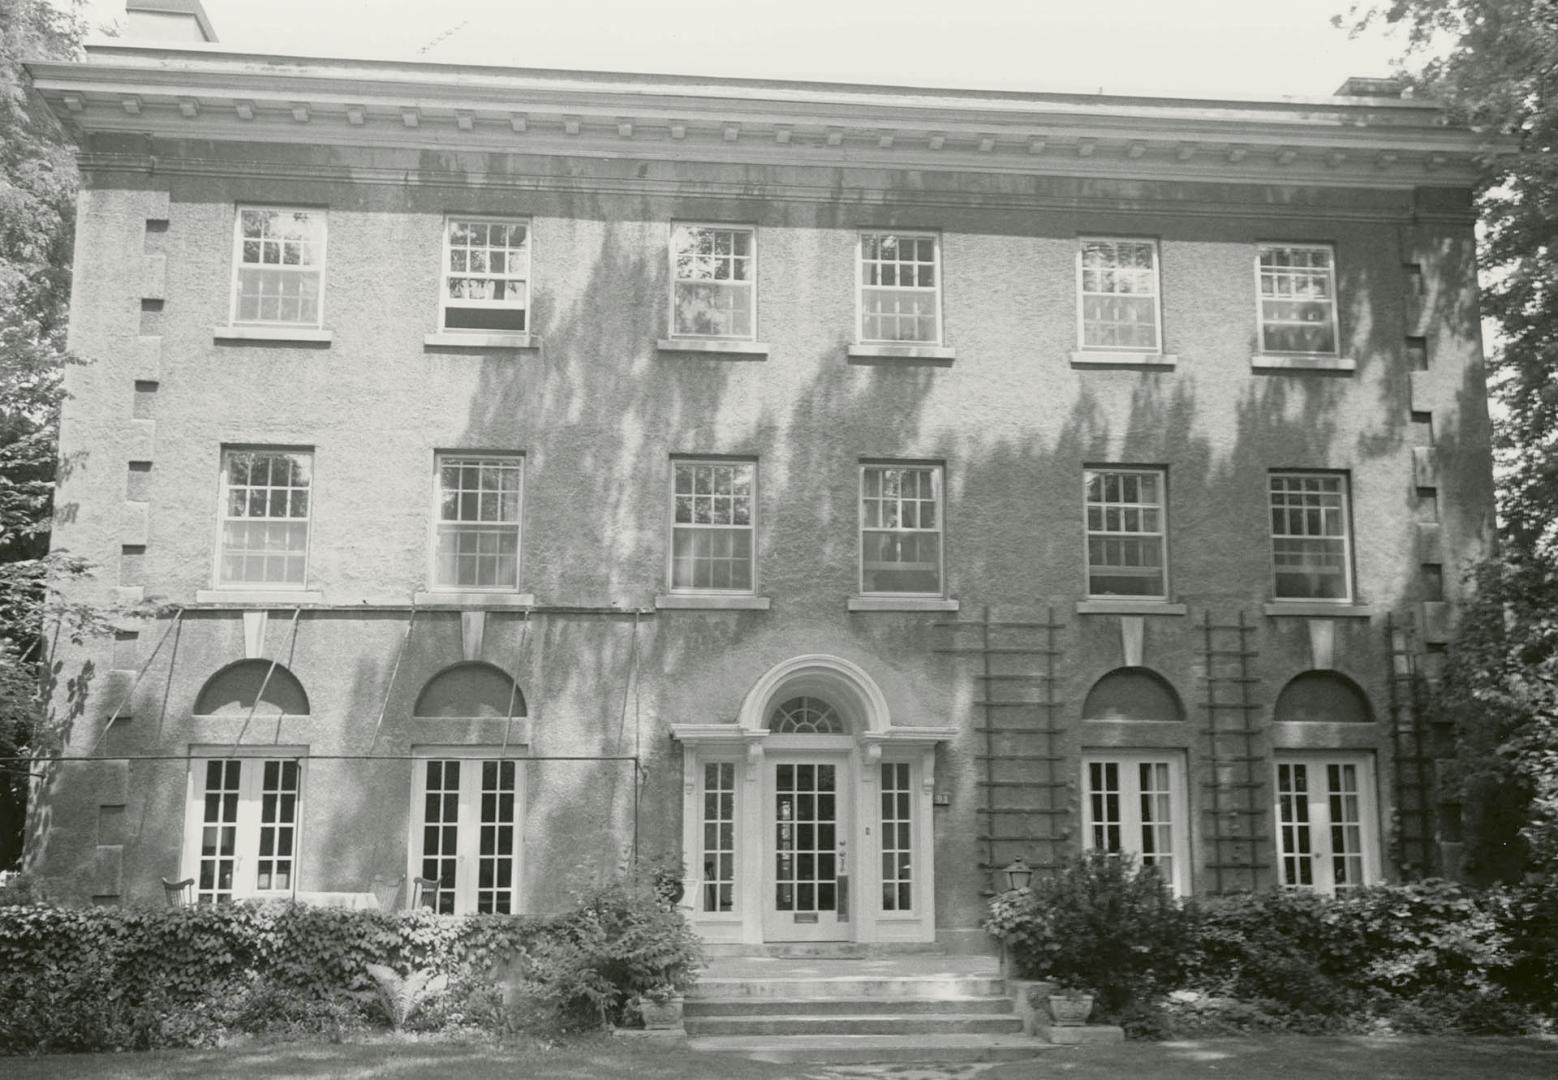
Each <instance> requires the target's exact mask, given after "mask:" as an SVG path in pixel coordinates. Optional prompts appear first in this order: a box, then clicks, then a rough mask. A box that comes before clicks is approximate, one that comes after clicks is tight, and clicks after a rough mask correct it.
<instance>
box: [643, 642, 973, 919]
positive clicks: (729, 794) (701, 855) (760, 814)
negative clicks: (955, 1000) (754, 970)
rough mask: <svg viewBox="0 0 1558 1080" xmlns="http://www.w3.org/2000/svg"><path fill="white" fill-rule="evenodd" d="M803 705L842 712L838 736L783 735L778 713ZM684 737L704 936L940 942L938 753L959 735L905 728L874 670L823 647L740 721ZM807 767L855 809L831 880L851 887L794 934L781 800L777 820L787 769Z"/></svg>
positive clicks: (797, 662) (693, 727)
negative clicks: (838, 877)
mask: <svg viewBox="0 0 1558 1080" xmlns="http://www.w3.org/2000/svg"><path fill="white" fill-rule="evenodd" d="M798 697H807V698H813V699H816V700H818V701H819V702H825V703H826V704H827V705H828V706H831V708H832V709H833V710H836V713H837V719H838V724H839V730H837V731H827V730H824V731H818V732H813V733H791V732H776V731H774V730H772V729H771V727H770V723H771V720H772V718H773V716H774V712H775V709H776V708H778V707H779V706H781V705H783V704H785V703H786V702H790V701H793V700H794V699H796V698H798ZM671 733H672V736H673V737H674V738H675V739H677V740H678V741H679V742H681V744H682V753H683V786H682V798H683V814H682V822H683V824H682V851H683V858H684V860H685V862H686V865H687V880H686V891H685V895H686V900H685V901H684V903H686V904H687V905H688V906H689V907H690V908H691V910H690V911H689V912H688V917H689V919H690V921H691V923H692V925H693V927H694V929H696V930H697V932H698V933H699V934H700V935H701V936H702V937H703V939H704V940H705V941H709V942H725V943H742V944H751V945H760V944H763V943H765V942H768V941H793V940H804V939H808V938H810V939H824V940H838V941H849V942H857V943H879V942H929V941H934V940H935V936H936V913H935V893H936V890H935V843H934V837H933V836H932V833H931V827H932V813H931V807H932V792H933V790H934V786H935V767H936V745H937V744H938V743H942V742H947V741H949V740H951V739H952V738H953V737H954V735H955V734H956V729H955V728H950V727H934V728H933V727H921V726H898V725H894V724H893V723H892V717H891V715H890V713H889V710H888V706H887V699H886V697H885V696H884V695H883V693H882V691H881V688H880V687H879V686H878V685H877V682H876V680H875V679H873V678H872V677H871V675H870V674H869V673H868V672H867V671H866V670H865V669H864V668H863V667H861V666H860V665H859V664H856V663H854V662H853V661H850V660H847V659H844V658H843V657H839V656H831V655H825V654H820V653H819V654H809V655H805V656H797V657H794V658H792V659H790V660H787V661H784V662H783V663H780V664H776V665H775V666H774V667H772V668H770V669H769V670H768V671H767V672H766V673H764V675H763V676H762V677H761V678H760V679H758V680H757V682H756V683H754V684H753V686H752V688H751V689H750V690H749V691H748V692H747V694H746V697H745V698H744V699H743V701H742V704H741V709H740V711H739V713H738V715H737V717H736V721H735V723H728V722H727V723H715V724H673V725H671ZM808 762H810V763H812V764H818V763H831V764H832V766H833V769H834V772H833V775H832V778H831V779H830V782H836V783H837V786H838V790H837V798H838V799H839V800H841V802H842V803H843V805H842V806H841V807H840V808H839V810H838V813H837V821H838V825H839V827H840V831H839V835H838V836H837V838H836V839H837V841H838V854H839V856H840V860H839V861H838V862H837V863H832V864H829V866H830V869H829V870H828V871H827V874H826V875H824V876H827V875H831V874H833V873H835V872H837V871H839V870H842V871H843V872H844V873H845V874H846V875H847V880H848V885H847V887H846V888H845V889H844V890H843V891H842V895H840V894H839V893H838V892H833V891H824V892H822V894H821V895H822V896H823V899H822V900H820V901H819V900H817V899H816V897H815V896H814V895H811V894H808V896H809V899H808V900H807V903H808V904H810V905H811V906H812V908H816V907H817V906H819V905H820V906H825V907H828V909H829V910H828V912H827V913H825V915H824V917H823V918H822V919H821V920H820V921H818V922H815V923H813V922H810V921H809V920H802V919H796V918H794V917H793V915H792V916H791V918H790V922H791V923H794V924H795V928H794V930H793V931H786V930H785V929H784V927H786V926H787V925H789V924H788V923H786V921H785V920H784V919H782V918H776V917H775V915H776V913H775V911H774V910H773V909H774V908H775V907H776V905H777V906H781V907H783V906H784V905H786V904H788V905H790V909H794V907H795V901H794V899H793V894H792V897H791V898H790V899H788V900H787V899H786V898H785V893H784V891H783V890H782V888H781V887H780V884H779V882H778V881H777V880H776V878H778V877H783V876H784V875H787V874H788V875H789V876H790V878H793V877H794V876H795V875H794V873H793V867H792V866H790V865H789V864H786V863H785V862H784V860H783V855H784V854H785V853H784V852H783V851H782V850H780V849H781V848H783V847H784V846H785V845H786V844H787V843H788V842H789V839H788V838H789V837H791V835H792V834H791V833H790V832H789V830H787V829H785V828H784V826H783V823H782V816H783V814H785V813H791V812H794V811H793V808H788V809H787V808H785V807H783V806H780V807H779V813H780V815H781V823H780V824H779V825H777V826H776V823H775V820H774V815H775V808H776V805H778V804H776V801H775V800H776V798H778V796H777V794H776V784H778V780H777V779H776V777H777V776H778V774H777V772H776V769H778V768H779V766H780V763H788V764H791V765H803V764H806V763H808ZM807 782H808V783H811V782H814V780H808V781H807ZM794 783H795V777H794V775H793V774H790V775H789V776H787V777H786V779H785V784H788V785H793V784H794ZM884 796H886V799H885V801H884ZM811 812H812V811H811V810H808V813H811ZM808 820H811V819H808ZM812 842H813V843H815V838H814V837H813V841H812ZM811 865H812V867H813V869H814V870H815V867H816V865H817V864H811ZM814 876H816V875H815V874H814ZM827 880H828V881H829V882H830V883H831V882H832V881H833V880H834V879H833V878H832V877H831V876H827ZM827 888H828V886H826V885H825V886H823V889H824V890H826V889H827ZM840 900H842V901H843V904H844V911H843V912H839V911H838V910H837V906H838V903H839V901H840ZM765 915H766V918H765Z"/></svg>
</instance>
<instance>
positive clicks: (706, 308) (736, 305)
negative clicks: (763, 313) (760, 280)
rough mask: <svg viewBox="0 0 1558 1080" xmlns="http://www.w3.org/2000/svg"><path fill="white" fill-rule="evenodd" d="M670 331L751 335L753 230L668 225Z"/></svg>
mask: <svg viewBox="0 0 1558 1080" xmlns="http://www.w3.org/2000/svg"><path fill="white" fill-rule="evenodd" d="M671 262H672V286H671V288H672V295H671V336H672V337H697V338H732V339H738V340H751V339H752V338H753V337H754V335H755V334H756V332H757V330H756V327H757V230H756V229H753V228H749V227H743V226H731V225H673V226H672V228H671Z"/></svg>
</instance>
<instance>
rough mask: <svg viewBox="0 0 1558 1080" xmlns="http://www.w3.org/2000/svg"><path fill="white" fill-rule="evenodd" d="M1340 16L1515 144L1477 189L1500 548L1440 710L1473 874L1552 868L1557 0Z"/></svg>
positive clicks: (1418, 5)
mask: <svg viewBox="0 0 1558 1080" xmlns="http://www.w3.org/2000/svg"><path fill="white" fill-rule="evenodd" d="M1345 21H1347V22H1349V23H1350V24H1351V25H1352V27H1353V30H1354V32H1355V33H1356V32H1359V31H1362V30H1364V29H1366V28H1367V27H1369V26H1371V25H1378V24H1381V23H1383V24H1387V25H1393V26H1396V27H1398V28H1404V29H1405V30H1406V33H1407V45H1408V48H1407V55H1406V57H1405V58H1404V66H1405V69H1406V71H1405V73H1406V74H1407V75H1408V77H1409V78H1410V80H1411V81H1412V83H1413V85H1414V88H1415V90H1416V91H1417V92H1418V93H1420V94H1424V95H1426V96H1429V97H1431V98H1434V99H1436V100H1439V101H1442V102H1444V103H1445V104H1446V105H1447V106H1448V107H1449V109H1450V112H1451V115H1452V118H1453V119H1455V120H1457V121H1460V122H1463V123H1467V124H1470V125H1471V126H1472V127H1473V128H1474V129H1476V130H1479V131H1483V132H1486V133H1488V134H1489V135H1498V136H1503V137H1506V138H1510V139H1513V140H1514V142H1515V144H1516V147H1517V149H1516V152H1515V153H1513V154H1502V155H1498V156H1496V157H1490V159H1489V162H1488V169H1487V173H1486V176H1485V178H1484V181H1483V183H1482V185H1481V188H1480V190H1479V192H1478V208H1479V215H1480V220H1481V240H1482V247H1481V254H1480V262H1481V269H1482V271H1483V275H1482V276H1483V304H1484V311H1485V313H1486V314H1487V315H1489V316H1491V317H1492V318H1493V319H1494V320H1496V322H1497V324H1498V327H1499V331H1500V333H1499V339H1498V340H1496V341H1495V342H1493V343H1492V344H1493V349H1492V352H1491V356H1490V364H1491V368H1492V373H1493V378H1492V389H1493V392H1494V395H1495V398H1496V400H1497V402H1498V404H1499V406H1500V407H1499V408H1498V409H1496V410H1495V415H1494V421H1495V450H1496V453H1497V455H1498V462H1499V466H1500V482H1499V516H1500V530H1501V538H1500V539H1501V552H1500V554H1499V555H1498V556H1496V557H1495V558H1494V559H1492V560H1490V561H1489V562H1487V563H1486V564H1484V565H1483V566H1482V567H1480V568H1478V570H1477V571H1476V574H1475V584H1476V585H1477V587H1478V589H1479V592H1478V595H1477V598H1476V599H1475V600H1474V601H1473V602H1472V604H1471V605H1470V606H1469V609H1468V610H1467V611H1466V612H1465V613H1464V615H1463V618H1462V624H1461V629H1460V633H1459V635H1458V639H1457V641H1456V643H1455V645H1454V647H1453V649H1452V652H1451V656H1450V663H1449V667H1448V670H1447V672H1446V676H1445V679H1444V681H1443V684H1442V686H1441V693H1440V696H1439V700H1438V702H1437V705H1436V708H1437V709H1438V710H1439V715H1440V718H1441V719H1446V720H1451V721H1453V722H1455V724H1456V729H1457V733H1458V736H1457V737H1458V740H1459V754H1458V758H1459V761H1460V765H1461V770H1462V787H1463V792H1464V794H1466V795H1467V796H1468V807H1469V809H1470V810H1471V811H1472V817H1471V821H1470V825H1471V830H1472V831H1471V835H1470V836H1469V837H1468V839H1469V840H1470V841H1471V842H1472V846H1471V852H1470V854H1471V860H1472V866H1471V867H1470V869H1471V871H1472V872H1473V874H1474V875H1476V876H1480V877H1484V878H1497V877H1509V876H1511V875H1513V874H1517V873H1519V872H1521V871H1522V870H1524V869H1528V868H1536V869H1546V870H1548V871H1550V872H1558V721H1555V719H1554V718H1555V716H1558V0H1389V2H1387V3H1377V2H1372V0H1369V2H1355V3H1354V4H1353V5H1352V8H1351V10H1350V12H1349V14H1348V16H1347V19H1346V20H1345Z"/></svg>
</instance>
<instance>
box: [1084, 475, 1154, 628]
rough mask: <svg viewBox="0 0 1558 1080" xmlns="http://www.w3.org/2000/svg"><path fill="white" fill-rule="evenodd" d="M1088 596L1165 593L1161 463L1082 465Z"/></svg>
mask: <svg viewBox="0 0 1558 1080" xmlns="http://www.w3.org/2000/svg"><path fill="white" fill-rule="evenodd" d="M1083 476H1084V481H1085V489H1086V493H1087V494H1086V498H1087V592H1088V595H1089V596H1140V597H1147V598H1150V599H1164V598H1166V597H1167V596H1168V575H1167V570H1166V563H1167V559H1166V558H1165V547H1166V543H1165V535H1166V533H1167V527H1166V526H1167V521H1166V507H1165V501H1164V489H1165V484H1164V479H1165V477H1164V473H1163V470H1161V469H1088V470H1087V471H1086V472H1085V473H1084V474H1083Z"/></svg>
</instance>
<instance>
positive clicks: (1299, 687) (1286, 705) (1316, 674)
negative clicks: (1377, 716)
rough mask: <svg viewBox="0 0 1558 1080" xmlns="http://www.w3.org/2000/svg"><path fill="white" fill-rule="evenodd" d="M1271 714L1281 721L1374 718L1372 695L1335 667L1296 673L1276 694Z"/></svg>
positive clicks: (1350, 721)
mask: <svg viewBox="0 0 1558 1080" xmlns="http://www.w3.org/2000/svg"><path fill="white" fill-rule="evenodd" d="M1272 718H1273V719H1274V720H1276V721H1277V722H1278V723H1288V722H1292V723H1300V724H1302V723H1310V722H1313V721H1317V720H1319V721H1325V722H1328V723H1333V724H1367V723H1369V722H1370V720H1372V719H1373V710H1372V709H1370V708H1369V699H1368V697H1367V696H1365V695H1364V693H1363V691H1362V690H1360V689H1359V688H1358V684H1357V683H1355V682H1353V681H1352V680H1351V679H1349V678H1348V677H1347V676H1345V675H1342V674H1339V673H1337V672H1335V671H1306V672H1304V673H1303V674H1301V675H1295V676H1294V677H1293V679H1292V680H1291V681H1290V682H1289V683H1288V684H1287V685H1286V686H1284V687H1283V688H1282V693H1280V694H1278V695H1277V706H1276V709H1275V710H1274V711H1273V713H1272Z"/></svg>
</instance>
